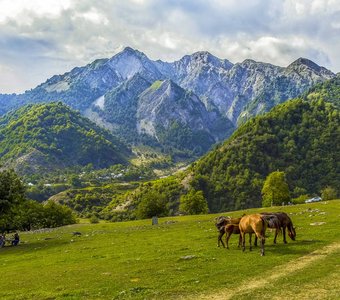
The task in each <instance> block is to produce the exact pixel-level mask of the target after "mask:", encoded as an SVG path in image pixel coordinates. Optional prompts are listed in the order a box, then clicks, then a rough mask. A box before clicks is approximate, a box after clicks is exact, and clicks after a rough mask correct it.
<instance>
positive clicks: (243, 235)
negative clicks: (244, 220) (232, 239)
mask: <svg viewBox="0 0 340 300" xmlns="http://www.w3.org/2000/svg"><path fill="white" fill-rule="evenodd" d="M240 235H241V239H242V251H243V252H244V251H245V250H246V234H245V232H242V233H241V234H240Z"/></svg>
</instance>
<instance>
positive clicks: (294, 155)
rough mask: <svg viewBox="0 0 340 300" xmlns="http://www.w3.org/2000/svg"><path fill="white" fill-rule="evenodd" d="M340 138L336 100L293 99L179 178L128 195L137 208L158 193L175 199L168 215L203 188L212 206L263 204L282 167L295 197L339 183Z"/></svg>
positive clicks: (231, 207) (213, 208) (254, 121)
mask: <svg viewBox="0 0 340 300" xmlns="http://www.w3.org/2000/svg"><path fill="white" fill-rule="evenodd" d="M339 140H340V115H339V111H338V110H337V109H336V108H334V106H333V105H332V104H330V103H326V102H324V101H323V100H314V101H305V100H302V99H295V100H290V101H288V102H286V103H284V104H281V105H279V106H277V107H275V108H274V109H273V110H272V111H271V112H269V113H267V114H265V115H263V116H258V117H256V118H254V119H251V120H250V121H248V122H247V123H246V124H244V125H242V126H241V127H240V128H239V129H237V130H236V131H235V133H234V134H233V135H232V136H231V137H230V138H229V139H228V140H227V141H225V142H224V143H223V144H221V145H219V146H217V147H216V148H215V149H214V150H213V151H210V152H209V153H208V154H207V155H205V156H203V157H202V158H201V159H200V160H198V161H197V162H195V163H194V164H192V166H191V167H190V168H189V169H188V170H186V171H185V173H184V174H183V173H182V174H180V175H177V176H176V177H177V179H174V178H169V179H163V180H161V181H156V182H151V183H148V184H145V185H142V186H141V187H140V188H139V189H138V190H137V191H136V192H135V193H132V194H130V195H128V197H129V199H130V200H131V199H133V203H134V205H135V206H136V207H137V209H140V208H141V207H140V206H145V203H148V198H150V197H151V196H152V195H161V198H162V199H163V198H164V199H171V200H169V201H170V202H169V201H167V207H168V209H167V210H164V209H163V210H160V213H161V214H163V215H164V214H165V215H166V214H172V213H175V212H176V211H178V207H179V202H180V197H181V195H184V194H186V193H187V192H190V193H191V194H192V195H194V198H196V199H199V197H200V195H199V192H203V195H204V198H205V199H206V201H207V203H208V206H209V210H210V211H212V212H217V211H225V210H234V209H241V208H249V207H259V206H261V201H262V200H261V189H262V187H263V183H264V180H265V178H266V176H267V175H268V174H269V173H271V172H273V171H277V170H279V171H283V172H284V173H285V175H286V180H287V182H288V184H289V189H290V193H291V196H292V197H298V196H300V195H303V194H314V193H317V194H319V193H320V191H321V189H323V188H325V187H326V186H330V187H333V188H334V189H339V186H340V176H339V174H340V158H339V153H340V146H339ZM176 177H175V178H176ZM170 183H171V184H170ZM169 184H170V185H169ZM169 186H171V189H170V190H169ZM168 192H169V193H170V194H169V195H167V193H168ZM337 192H338V193H339V190H338V191H337ZM151 198H152V197H151ZM176 199H177V200H176ZM165 201H166V200H165ZM149 202H150V201H149ZM175 203H177V204H175Z"/></svg>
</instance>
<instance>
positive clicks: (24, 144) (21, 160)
mask: <svg viewBox="0 0 340 300" xmlns="http://www.w3.org/2000/svg"><path fill="white" fill-rule="evenodd" d="M129 154H130V153H129V150H128V149H127V148H126V147H125V146H124V145H123V144H122V143H121V142H120V141H119V140H118V139H117V138H115V137H114V136H112V135H111V134H110V133H109V132H107V131H105V130H103V129H101V128H99V127H98V126H96V125H95V124H94V123H92V122H91V121H89V120H88V119H85V118H83V117H82V116H81V115H80V114H79V113H77V112H75V111H73V110H71V109H70V108H68V107H66V106H65V105H63V104H61V103H51V104H36V105H28V106H24V107H22V108H20V109H18V110H16V111H14V112H11V113H9V114H7V115H5V116H4V117H2V118H1V119H0V161H1V163H3V164H4V165H5V166H12V167H14V168H15V169H16V170H17V171H18V172H19V173H30V172H46V171H52V170H55V169H59V168H64V167H72V166H85V165H87V164H93V166H94V167H95V168H103V167H108V166H110V165H113V164H117V163H122V164H125V163H127V160H126V158H127V156H128V155H129Z"/></svg>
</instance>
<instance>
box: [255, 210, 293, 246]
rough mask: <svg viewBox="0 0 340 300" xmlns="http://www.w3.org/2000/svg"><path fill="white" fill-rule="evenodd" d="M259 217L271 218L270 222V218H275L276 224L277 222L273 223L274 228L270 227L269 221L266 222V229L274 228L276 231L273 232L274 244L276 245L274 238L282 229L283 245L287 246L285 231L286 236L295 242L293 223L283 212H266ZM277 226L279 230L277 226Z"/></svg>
mask: <svg viewBox="0 0 340 300" xmlns="http://www.w3.org/2000/svg"><path fill="white" fill-rule="evenodd" d="M261 215H263V216H264V217H266V218H271V219H272V220H274V219H273V217H272V216H275V217H276V218H277V220H278V223H277V221H275V224H273V226H274V227H271V223H270V221H269V220H268V227H269V228H276V231H275V237H274V244H276V237H277V234H278V232H279V230H278V229H280V230H281V229H282V234H283V242H284V243H285V244H287V240H286V229H287V231H288V236H289V237H290V238H291V239H292V240H293V241H295V237H296V232H295V228H294V226H293V222H292V220H291V219H290V217H289V216H288V215H287V214H286V213H285V212H276V213H268V212H263V213H261ZM277 225H279V228H278V226H277ZM254 244H255V246H256V245H257V240H256V238H255V243H254Z"/></svg>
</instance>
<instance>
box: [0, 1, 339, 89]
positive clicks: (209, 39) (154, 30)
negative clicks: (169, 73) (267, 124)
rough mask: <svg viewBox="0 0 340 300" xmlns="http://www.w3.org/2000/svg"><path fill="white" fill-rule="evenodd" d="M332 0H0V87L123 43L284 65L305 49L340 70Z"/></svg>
mask: <svg viewBox="0 0 340 300" xmlns="http://www.w3.org/2000/svg"><path fill="white" fill-rule="evenodd" d="M339 37H340V1H339V0H210V1H206V0H100V1H97V0H96V1H94V0H0V93H13V92H16V93H20V92H23V91H24V90H26V89H30V88H34V87H35V86H36V85H38V84H39V83H41V82H43V81H45V80H46V79H47V78H49V77H51V76H53V75H54V74H63V73H65V72H67V71H69V70H70V69H72V68H73V67H75V66H82V65H84V64H87V63H89V62H91V61H93V60H94V59H96V58H104V57H111V56H113V55H114V54H115V53H117V52H119V51H121V50H122V49H123V48H124V47H125V46H130V47H132V48H135V49H138V50H140V51H142V52H144V53H145V54H146V55H148V56H149V57H150V58H151V59H162V60H165V61H173V60H177V59H179V58H181V57H182V56H183V55H185V54H191V53H193V52H196V51H200V50H207V51H209V52H211V53H212V54H214V55H216V56H218V57H220V58H227V59H229V60H230V61H231V62H233V63H236V62H241V61H243V60H244V59H246V58H251V59H254V60H257V61H263V62H270V63H272V64H275V65H280V66H286V65H288V64H289V63H291V62H292V61H294V60H295V59H297V58H299V57H306V58H309V59H311V60H313V61H314V62H316V63H317V64H319V65H322V66H325V67H327V68H329V69H330V70H332V71H333V72H339V71H340V55H339V53H340V38H339Z"/></svg>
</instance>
